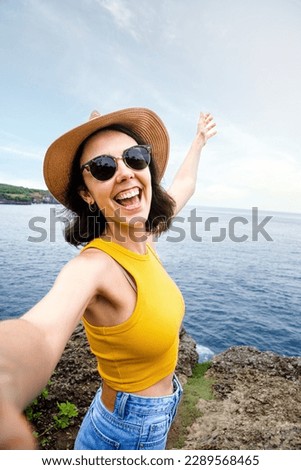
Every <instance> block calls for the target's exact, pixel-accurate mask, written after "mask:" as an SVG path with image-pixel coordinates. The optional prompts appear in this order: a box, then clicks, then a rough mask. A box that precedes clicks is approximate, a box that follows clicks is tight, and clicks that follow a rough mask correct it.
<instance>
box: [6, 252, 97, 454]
mask: <svg viewBox="0 0 301 470" xmlns="http://www.w3.org/2000/svg"><path fill="white" fill-rule="evenodd" d="M101 273H102V275H103V272H102V267H101V263H95V262H94V261H93V260H92V258H91V257H88V256H78V257H76V258H75V259H73V260H72V261H70V262H69V263H68V264H67V265H66V266H65V267H64V268H63V270H62V271H61V272H60V274H59V276H58V277H57V279H56V282H55V283H54V286H53V287H52V289H51V290H50V291H49V293H48V294H47V295H46V296H45V297H44V298H43V299H42V300H41V301H40V302H39V303H38V304H36V305H35V306H34V307H33V308H32V309H31V310H30V311H29V312H27V313H26V314H25V315H23V316H22V317H21V318H19V319H15V320H4V321H2V322H0V449H1V448H2V449H28V448H33V447H34V445H35V444H34V440H33V439H32V433H31V430H30V427H29V425H28V424H27V423H26V421H25V420H24V418H23V416H22V410H23V409H24V408H25V407H26V406H27V405H28V404H29V403H30V402H31V401H32V400H33V399H34V398H35V397H36V396H37V395H38V394H39V393H40V391H41V390H42V388H43V387H44V386H45V385H46V384H47V382H48V380H49V378H50V376H51V374H52V372H53V370H54V368H55V366H56V364H57V362H58V361H59V359H60V357H61V355H62V353H63V351H64V348H65V345H66V343H67V341H68V339H69V337H70V336H71V334H72V332H73V330H74V328H75V327H76V325H77V324H78V322H79V321H80V319H81V317H82V315H83V313H84V312H85V309H86V308H87V305H88V304H89V302H90V300H91V299H92V298H93V297H94V295H95V293H96V291H97V286H98V284H99V279H101V276H100V274H101Z"/></svg>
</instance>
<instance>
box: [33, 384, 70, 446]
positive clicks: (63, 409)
mask: <svg viewBox="0 0 301 470" xmlns="http://www.w3.org/2000/svg"><path fill="white" fill-rule="evenodd" d="M48 385H51V382H49V383H48ZM48 395H49V392H48V388H47V387H45V388H44V389H43V390H42V392H41V393H40V395H39V396H38V397H37V398H36V399H35V400H33V402H32V403H31V404H30V405H29V406H28V407H27V408H26V410H25V415H26V418H27V419H28V421H30V422H31V423H32V424H33V425H36V424H41V422H43V414H42V412H41V411H39V409H40V407H41V405H42V404H43V403H44V402H45V401H47V399H48ZM56 405H57V409H58V411H57V412H55V413H52V416H51V423H50V425H49V421H47V420H46V422H47V423H48V425H47V426H46V427H45V429H44V430H43V431H42V432H40V433H38V432H36V431H35V432H34V433H33V434H34V436H35V438H36V439H37V440H38V442H39V444H40V446H41V447H45V446H46V445H47V443H48V441H49V439H48V438H47V435H48V436H49V433H50V432H52V433H53V432H55V431H58V430H60V429H66V428H68V427H69V426H71V425H72V424H73V418H76V416H77V415H78V409H77V407H76V405H74V404H73V403H70V402H69V401H66V402H61V403H57V404H56ZM49 412H50V411H49Z"/></svg>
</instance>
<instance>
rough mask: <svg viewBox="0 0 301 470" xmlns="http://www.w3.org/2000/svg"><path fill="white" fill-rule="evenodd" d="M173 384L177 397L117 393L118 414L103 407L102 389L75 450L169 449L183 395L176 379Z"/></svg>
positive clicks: (81, 429)
mask: <svg viewBox="0 0 301 470" xmlns="http://www.w3.org/2000/svg"><path fill="white" fill-rule="evenodd" d="M173 384H174V392H173V394H171V395H167V396H163V397H144V396H139V395H135V394H131V393H125V392H117V395H116V399H115V406H114V411H109V410H107V408H106V407H105V406H104V405H103V403H102V401H101V387H100V388H99V390H98V391H97V393H96V395H95V397H94V399H93V401H92V403H91V405H90V408H89V410H88V411H87V414H86V416H85V417H84V420H83V422H82V424H81V427H80V430H79V433H78V435H77V438H76V440H75V444H74V449H76V450H117V449H119V450H130V449H140V450H141V449H146V450H147V449H148V450H162V449H165V445H166V440H167V434H168V431H169V428H170V426H171V423H172V421H173V419H174V417H175V415H176V412H177V408H178V404H179V402H180V399H181V396H182V393H183V389H182V387H181V384H180V382H179V381H178V379H177V377H176V376H174V378H173Z"/></svg>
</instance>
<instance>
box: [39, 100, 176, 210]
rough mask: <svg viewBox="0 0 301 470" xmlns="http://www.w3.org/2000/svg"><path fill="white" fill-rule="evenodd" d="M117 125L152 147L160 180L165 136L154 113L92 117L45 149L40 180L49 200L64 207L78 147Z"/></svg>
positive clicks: (166, 145)
mask: <svg viewBox="0 0 301 470" xmlns="http://www.w3.org/2000/svg"><path fill="white" fill-rule="evenodd" d="M112 125H119V126H122V127H124V128H126V129H128V130H129V131H132V132H133V133H134V134H135V135H137V136H139V137H140V138H141V139H142V141H143V142H144V143H145V144H150V145H151V146H152V158H153V159H154V161H155V164H156V168H157V172H158V178H159V180H161V179H162V176H163V174H164V171H165V168H166V165H167V161H168V156H169V137H168V132H167V130H166V128H165V126H164V124H163V122H162V121H161V119H160V118H159V116H157V114H156V113H154V112H153V111H151V110H149V109H146V108H127V109H122V110H120V111H115V112H112V113H110V114H105V115H103V116H99V117H95V118H93V119H91V120H90V121H87V122H85V123H84V124H82V125H80V126H78V127H75V128H74V129H72V130H70V131H69V132H66V133H65V134H63V135H62V136H61V137H59V138H58V139H56V140H55V141H54V142H53V143H52V144H51V145H50V147H49V148H48V150H47V152H46V155H45V159H44V168H43V171H44V179H45V183H46V185H47V187H48V189H49V191H50V192H51V194H52V195H53V197H54V198H55V199H56V200H57V201H59V202H60V203H62V204H63V205H64V206H67V201H66V191H67V187H68V185H69V179H70V173H71V168H72V163H73V160H74V157H75V155H76V152H77V150H78V147H79V146H80V144H81V143H82V142H83V141H84V140H85V139H86V138H87V137H89V136H90V135H91V134H93V133H94V132H96V131H97V130H101V129H103V128H105V127H108V126H112Z"/></svg>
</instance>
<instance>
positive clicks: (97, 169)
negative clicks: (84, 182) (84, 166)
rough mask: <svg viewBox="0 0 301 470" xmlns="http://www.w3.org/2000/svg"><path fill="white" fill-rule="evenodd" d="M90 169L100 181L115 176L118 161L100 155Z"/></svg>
mask: <svg viewBox="0 0 301 470" xmlns="http://www.w3.org/2000/svg"><path fill="white" fill-rule="evenodd" d="M90 171H91V173H92V175H93V176H94V178H96V179H98V180H100V181H106V180H109V179H110V178H112V177H113V176H114V173H115V171H116V163H115V161H114V160H113V158H111V157H109V156H108V157H105V156H104V157H99V158H96V159H95V160H94V162H93V163H91V165H90Z"/></svg>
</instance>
